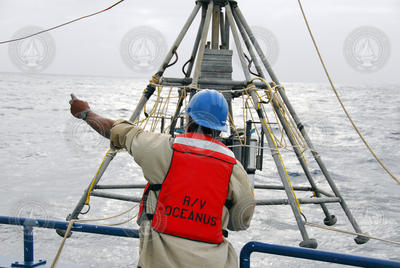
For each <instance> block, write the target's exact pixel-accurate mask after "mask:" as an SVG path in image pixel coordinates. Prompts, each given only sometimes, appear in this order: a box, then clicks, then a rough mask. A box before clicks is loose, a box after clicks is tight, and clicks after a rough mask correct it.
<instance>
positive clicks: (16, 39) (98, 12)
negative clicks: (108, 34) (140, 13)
mask: <svg viewBox="0 0 400 268" xmlns="http://www.w3.org/2000/svg"><path fill="white" fill-rule="evenodd" d="M124 1H125V0H120V1H118V2H116V3H115V4H113V5H111V6H109V7H107V8H106V9H103V10H100V11H97V12H95V13H92V14H89V15H86V16H83V17H80V18H77V19H74V20H71V21H68V22H65V23H63V24H60V25H57V26H54V27H51V28H49V29H46V30H43V31H40V32H37V33H33V34H30V35H26V36H23V37H19V38H15V39H11V40H6V41H2V42H0V45H3V44H7V43H12V42H17V41H21V40H24V39H27V38H31V37H33V36H35V35H39V34H42V33H46V32H50V31H52V30H55V29H57V28H61V27H63V26H65V25H68V24H71V23H74V22H77V21H79V20H83V19H86V18H89V17H93V16H96V15H98V14H100V13H103V12H106V11H108V10H110V9H111V8H113V7H115V6H116V5H119V4H120V3H122V2H124Z"/></svg>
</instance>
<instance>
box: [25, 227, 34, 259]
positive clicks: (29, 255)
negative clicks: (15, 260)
mask: <svg viewBox="0 0 400 268" xmlns="http://www.w3.org/2000/svg"><path fill="white" fill-rule="evenodd" d="M24 261H25V263H29V262H33V227H32V226H27V225H24Z"/></svg>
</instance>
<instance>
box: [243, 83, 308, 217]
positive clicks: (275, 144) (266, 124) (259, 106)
mask: <svg viewBox="0 0 400 268" xmlns="http://www.w3.org/2000/svg"><path fill="white" fill-rule="evenodd" d="M256 79H257V80H261V81H263V82H264V83H265V84H266V85H267V87H268V88H269V89H270V90H271V91H272V89H271V87H270V85H269V84H268V83H267V82H266V81H265V80H264V79H262V78H254V79H253V80H252V81H251V82H253V81H254V80H256ZM249 89H250V90H255V86H253V87H248V88H247V90H246V92H247V94H249V91H248V90H249ZM257 95H258V94H257ZM258 97H259V95H258ZM252 103H253V105H254V108H255V109H259V108H262V109H263V108H264V107H263V105H262V103H260V102H259V103H258V104H257V105H256V104H255V103H254V101H252ZM263 110H264V109H263ZM264 114H266V113H265V110H264ZM260 119H261V118H260ZM262 123H263V124H264V126H265V127H266V129H267V131H268V135H269V136H270V138H271V140H272V142H273V143H274V147H275V149H276V152H277V153H278V156H279V159H280V161H281V163H282V167H283V170H284V172H285V175H286V179H287V181H288V183H289V185H290V189H291V191H292V193H293V196H294V199H295V200H296V205H297V208H298V210H299V212H300V214H303V212H302V210H301V207H300V202H299V200H298V198H297V196H296V193H295V192H294V189H293V185H292V183H291V181H290V178H289V174H288V172H287V170H286V167H285V163H284V162H283V159H282V155H281V152H280V150H279V147H278V144H277V143H276V137H275V135H274V134H273V132H272V130H271V129H270V127H269V126H268V123H267V121H266V120H265V118H262ZM265 134H266V135H267V133H265Z"/></svg>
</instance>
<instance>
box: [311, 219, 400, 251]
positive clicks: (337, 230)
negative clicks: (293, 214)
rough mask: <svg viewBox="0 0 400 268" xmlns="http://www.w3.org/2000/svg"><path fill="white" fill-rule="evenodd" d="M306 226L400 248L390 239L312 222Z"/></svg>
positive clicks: (397, 243) (398, 243)
mask: <svg viewBox="0 0 400 268" xmlns="http://www.w3.org/2000/svg"><path fill="white" fill-rule="evenodd" d="M304 224H305V225H308V226H311V227H315V228H320V229H325V230H330V231H334V232H339V233H343V234H349V235H359V236H365V237H367V238H370V239H374V240H379V241H383V242H387V243H391V244H395V245H399V246H400V242H397V241H393V240H388V239H383V238H378V237H375V236H371V235H367V234H360V233H355V232H350V231H346V230H342V229H338V228H334V227H329V226H323V225H319V224H315V223H310V222H305V223H304Z"/></svg>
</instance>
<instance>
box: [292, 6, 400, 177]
mask: <svg viewBox="0 0 400 268" xmlns="http://www.w3.org/2000/svg"><path fill="white" fill-rule="evenodd" d="M297 2H298V3H299V6H300V10H301V13H302V14H303V18H304V21H305V23H306V26H307V29H308V32H309V34H310V37H311V39H312V41H313V44H314V47H315V50H316V51H317V54H318V57H319V60H320V61H321V64H322V67H323V68H324V71H325V74H326V77H327V78H328V80H329V83H330V85H331V87H332V89H333V92H334V93H335V95H336V98H337V99H338V101H339V103H340V105H341V106H342V109H343V111H344V113H345V114H346V116H347V118H348V119H349V121H350V123H351V125H352V126H353V128H354V130H355V131H356V132H357V134H358V136H360V138H361V140H362V141H363V142H364V144H365V146H366V147H367V148H368V150H369V151H370V152H371V154H372V156H373V157H374V158H375V159H376V161H377V162H378V163H379V164H380V165H381V167H382V168H383V169H384V170H385V171H386V172H387V173H388V174H389V175H390V176H391V177H392V178H393V179H394V180H395V181H396V182H397V183H398V184H400V180H399V179H398V178H397V177H396V176H395V175H393V173H392V172H391V171H390V170H389V169H388V168H387V167H386V165H385V164H384V163H383V162H382V161H381V160H380V159H379V157H378V156H377V155H376V153H375V152H374V150H373V149H372V148H371V146H369V144H368V142H367V141H366V139H365V138H364V136H363V135H362V134H361V132H360V130H359V129H358V127H357V126H356V124H355V123H354V121H353V119H352V118H351V116H350V114H349V112H348V111H347V109H346V107H345V106H344V104H343V102H342V99H341V98H340V96H339V93H338V91H337V90H336V87H335V85H334V84H333V81H332V79H331V76H330V74H329V72H328V68H327V67H326V65H325V61H324V59H323V58H322V56H321V53H320V50H319V47H318V45H317V42H316V41H315V38H314V35H313V33H312V31H311V27H310V24H309V23H308V19H307V16H306V14H305V12H304V8H303V5H302V4H301V0H297Z"/></svg>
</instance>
